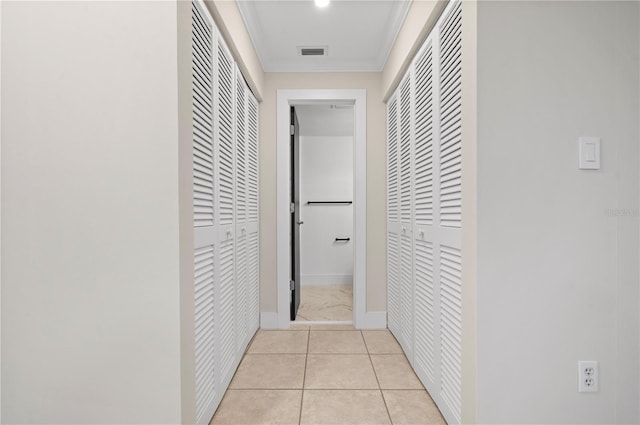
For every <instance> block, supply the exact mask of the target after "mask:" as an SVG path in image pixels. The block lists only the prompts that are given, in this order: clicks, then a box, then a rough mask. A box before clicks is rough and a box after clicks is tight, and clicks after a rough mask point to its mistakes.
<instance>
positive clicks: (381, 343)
mask: <svg viewBox="0 0 640 425" xmlns="http://www.w3.org/2000/svg"><path fill="white" fill-rule="evenodd" d="M362 336H363V337H364V342H365V343H366V344H367V349H368V350H369V353H370V354H391V353H402V348H401V347H400V344H398V341H396V339H395V338H394V336H393V335H392V334H391V332H389V331H388V330H379V331H378V330H376V331H362Z"/></svg>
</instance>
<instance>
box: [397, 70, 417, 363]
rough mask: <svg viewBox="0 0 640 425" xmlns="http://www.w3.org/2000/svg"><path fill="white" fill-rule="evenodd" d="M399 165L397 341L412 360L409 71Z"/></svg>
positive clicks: (402, 87)
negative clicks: (398, 309) (398, 299)
mask: <svg viewBox="0 0 640 425" xmlns="http://www.w3.org/2000/svg"><path fill="white" fill-rule="evenodd" d="M399 94H400V97H399V102H400V103H399V130H398V134H399V136H400V137H399V145H400V146H399V147H400V151H399V157H400V158H399V168H400V334H399V335H398V336H399V338H398V339H399V341H400V344H401V345H402V348H403V349H404V352H405V354H406V356H407V358H408V359H409V361H412V360H413V327H414V326H413V324H414V319H413V288H414V286H413V240H412V221H413V213H412V207H413V205H412V199H413V160H412V158H413V152H412V151H413V121H414V118H413V106H412V104H413V100H412V94H413V93H412V87H411V73H410V72H409V74H408V75H407V76H406V77H405V78H404V80H403V81H402V82H401V83H400V93H399Z"/></svg>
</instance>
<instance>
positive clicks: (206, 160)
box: [191, 2, 220, 424]
mask: <svg viewBox="0 0 640 425" xmlns="http://www.w3.org/2000/svg"><path fill="white" fill-rule="evenodd" d="M213 38H214V30H213V24H212V21H211V18H210V16H209V14H208V12H207V11H205V10H204V9H203V8H202V7H201V5H200V4H199V3H195V2H194V3H192V11H191V42H192V50H191V68H192V99H193V104H192V108H193V121H192V134H193V211H194V217H193V222H194V240H195V252H194V272H195V276H194V282H195V284H194V291H195V294H194V295H195V297H194V299H195V384H196V388H195V393H196V420H197V423H198V424H204V423H208V422H209V420H210V419H211V416H212V415H213V412H214V410H215V408H216V405H217V404H216V399H217V398H218V397H219V393H220V391H218V386H217V383H216V374H217V373H218V369H217V364H216V354H215V348H216V345H217V343H218V341H217V335H216V332H215V325H216V319H215V314H214V313H215V308H216V306H215V302H216V293H215V284H216V281H215V265H216V264H215V260H216V254H217V252H216V250H217V240H216V239H217V233H216V232H217V229H216V227H217V226H216V225H217V223H216V214H215V202H214V201H215V196H214V195H215V191H214V160H213V158H214V139H213Z"/></svg>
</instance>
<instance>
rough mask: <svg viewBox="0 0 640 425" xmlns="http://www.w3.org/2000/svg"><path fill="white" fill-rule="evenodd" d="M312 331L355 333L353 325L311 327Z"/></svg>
mask: <svg viewBox="0 0 640 425" xmlns="http://www.w3.org/2000/svg"><path fill="white" fill-rule="evenodd" d="M311 330H312V331H355V330H356V328H355V327H354V326H353V325H311Z"/></svg>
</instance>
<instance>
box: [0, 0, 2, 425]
mask: <svg viewBox="0 0 640 425" xmlns="http://www.w3.org/2000/svg"><path fill="white" fill-rule="evenodd" d="M1 26H2V2H0V27H1ZM1 34H2V31H0V57H2V47H1V46H2V35H1ZM0 105H2V61H0ZM0 128H2V107H1V106H0ZM1 134H2V132H1V131H0V164H2V136H1ZM1 170H2V167H1V166H0V171H1ZM0 175H2V173H1V172H0ZM0 187H2V178H0ZM0 211H2V192H1V191H0ZM1 224H2V212H0V229H1V228H2V226H1ZM0 306H2V231H1V230H0ZM1 317H2V307H0V322H2V319H1ZM0 328H1V327H0ZM1 364H2V332H1V331H0V365H1ZM1 370H2V368H1V367H0V382H2V372H1ZM0 423H2V385H0Z"/></svg>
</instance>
